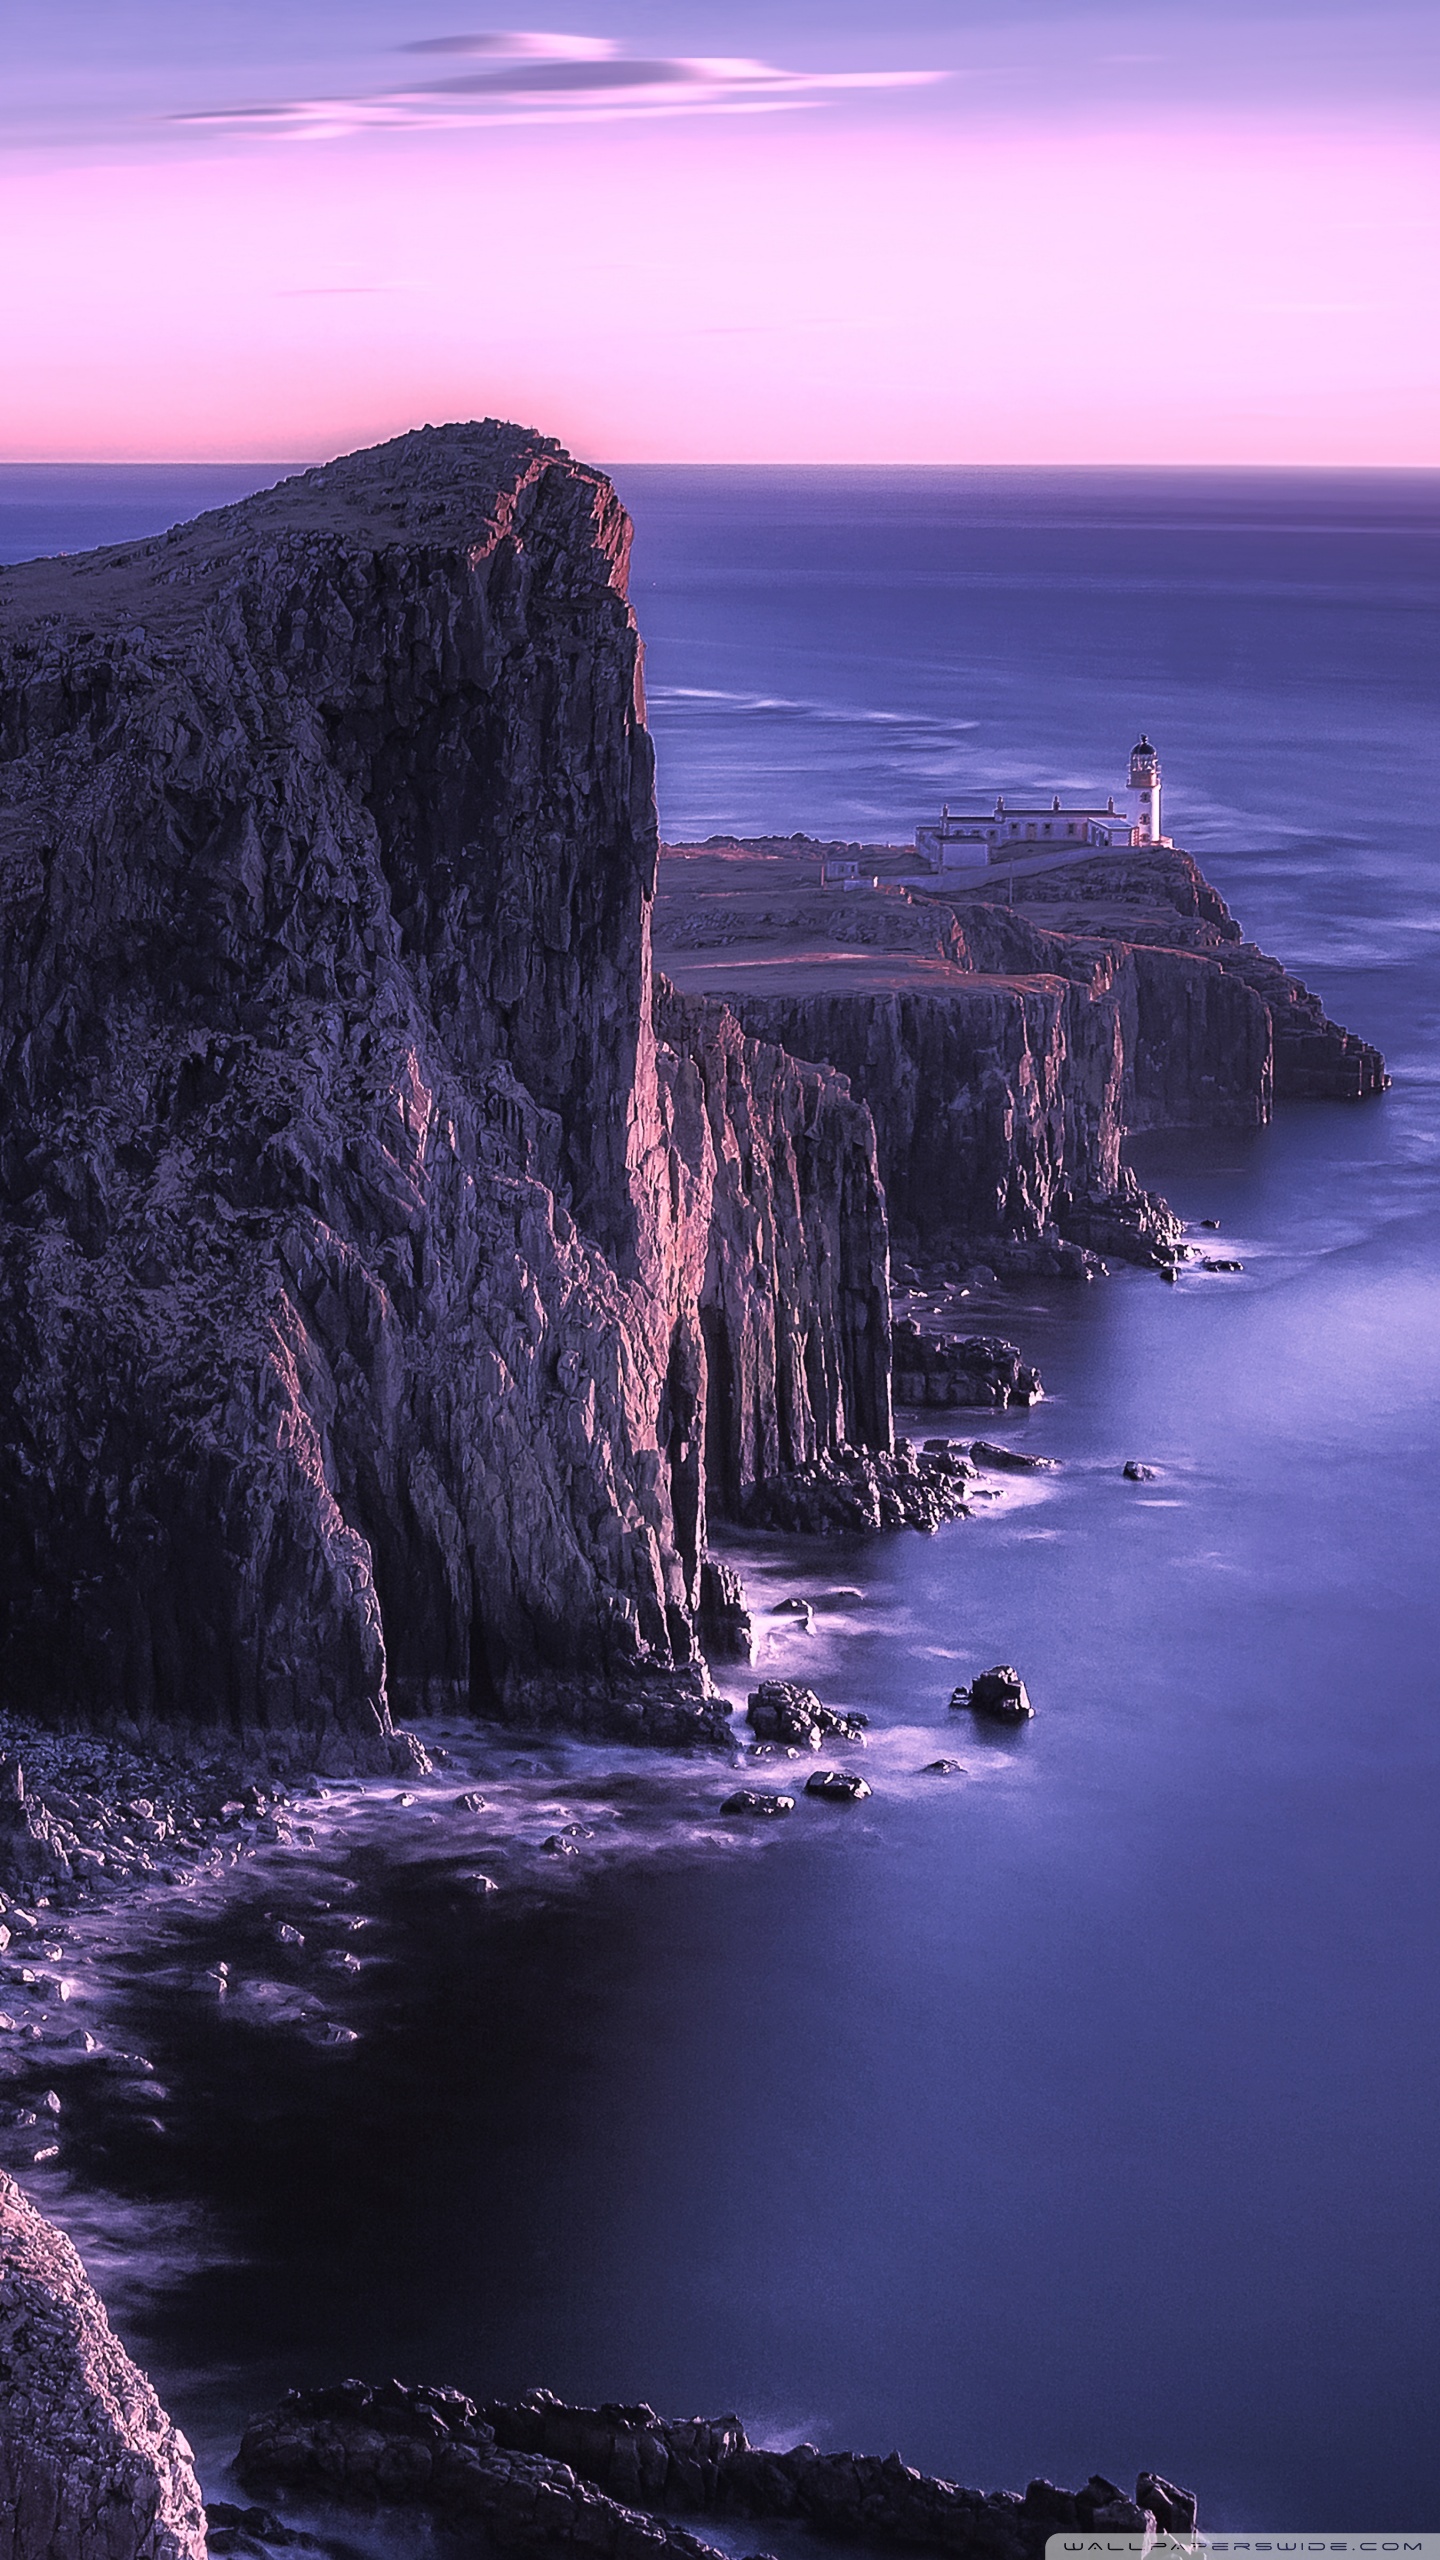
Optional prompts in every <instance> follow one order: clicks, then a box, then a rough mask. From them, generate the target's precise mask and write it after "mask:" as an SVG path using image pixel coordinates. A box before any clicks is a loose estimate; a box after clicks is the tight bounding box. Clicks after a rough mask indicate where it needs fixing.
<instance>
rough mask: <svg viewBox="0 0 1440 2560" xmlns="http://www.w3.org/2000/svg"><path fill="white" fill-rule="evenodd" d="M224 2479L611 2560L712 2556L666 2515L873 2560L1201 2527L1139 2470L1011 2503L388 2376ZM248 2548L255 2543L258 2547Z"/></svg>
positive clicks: (964, 2557)
mask: <svg viewBox="0 0 1440 2560" xmlns="http://www.w3.org/2000/svg"><path fill="white" fill-rule="evenodd" d="M235 2469H236V2476H237V2478H238V2479H239V2481H240V2482H241V2484H242V2486H243V2487H245V2488H246V2489H248V2490H263V2491H264V2492H266V2493H267V2494H269V2495H272V2496H273V2495H274V2494H275V2493H276V2492H277V2491H281V2492H289V2493H290V2494H292V2495H295V2494H297V2493H298V2494H299V2496H300V2497H301V2498H303V2499H306V2500H307V2501H308V2500H309V2499H312V2498H315V2497H316V2496H319V2497H321V2498H323V2499H325V2500H327V2501H335V2502H337V2503H339V2504H342V2505H350V2506H357V2507H361V2508H370V2509H376V2508H383V2507H402V2508H404V2507H410V2508H415V2507H419V2508H426V2509H433V2510H434V2511H435V2512H436V2513H438V2514H439V2515H441V2516H442V2517H445V2518H447V2519H453V2520H455V2521H460V2520H462V2519H466V2520H468V2519H476V2520H479V2521H481V2522H483V2524H484V2527H485V2530H486V2532H487V2534H488V2535H489V2536H490V2537H491V2538H492V2539H493V2540H494V2541H495V2542H496V2543H497V2544H498V2545H499V2547H500V2548H501V2549H504V2550H521V2551H527V2550H529V2551H533V2550H556V2551H566V2550H580V2551H596V2552H600V2553H602V2554H605V2555H607V2560H609V2556H610V2555H613V2560H666V2555H670V2554H674V2555H675V2560H715V2554H714V2549H713V2546H712V2545H709V2544H707V2543H705V2542H703V2541H701V2540H699V2539H697V2537H696V2536H695V2535H694V2534H693V2533H691V2532H689V2531H688V2530H687V2529H685V2528H684V2527H682V2526H678V2525H676V2524H675V2523H674V2522H673V2520H672V2519H673V2518H674V2517H675V2516H677V2515H685V2514H689V2515H702V2516H703V2515H708V2516H714V2517H716V2518H717V2519H718V2518H722V2517H723V2518H736V2519H742V2520H745V2521H747V2522H752V2521H753V2522H762V2521H767V2520H774V2521H781V2522H784V2523H786V2524H800V2525H804V2526H808V2527H809V2528H811V2529H812V2530H813V2531H815V2532H817V2533H819V2534H823V2535H824V2536H826V2537H827V2538H829V2539H831V2540H835V2541H840V2542H845V2543H850V2544H857V2545H860V2546H862V2547H864V2548H867V2549H875V2550H883V2549H887V2548H897V2547H898V2548H900V2549H903V2550H910V2551H929V2552H939V2553H947V2554H951V2555H954V2560H1042V2555H1043V2553H1044V2548H1045V2542H1046V2538H1047V2536H1048V2535H1049V2534H1051V2533H1054V2532H1057V2531H1060V2530H1063V2529H1064V2528H1066V2527H1080V2528H1083V2529H1084V2530H1086V2531H1087V2532H1092V2533H1105V2532H1109V2533H1126V2534H1128V2533H1143V2532H1146V2531H1149V2532H1151V2533H1153V2532H1155V2531H1156V2529H1157V2528H1158V2529H1159V2531H1161V2532H1162V2533H1167V2534H1173V2535H1175V2536H1177V2537H1179V2538H1182V2539H1185V2540H1188V2539H1190V2538H1191V2537H1192V2536H1193V2535H1194V2533H1195V2530H1196V2501H1195V2498H1194V2496H1193V2495H1192V2494H1191V2493H1190V2492H1189V2491H1188V2490H1184V2489H1177V2488H1176V2487H1174V2485H1173V2484H1172V2483H1171V2482H1169V2481H1167V2480H1165V2479H1163V2478H1161V2477H1160V2475H1159V2474H1158V2473H1155V2472H1142V2473H1141V2474H1140V2476H1139V2478H1138V2480H1137V2482H1136V2493H1135V2496H1134V2498H1130V2497H1128V2496H1127V2495H1126V2493H1125V2491H1124V2490H1123V2489H1121V2488H1120V2487H1118V2486H1117V2484H1116V2483H1115V2482H1114V2481H1111V2480H1107V2479H1105V2478H1104V2477H1103V2476H1102V2475H1100V2474H1098V2473H1097V2474H1095V2475H1093V2476H1092V2477H1091V2479H1090V2480H1088V2481H1087V2482H1086V2483H1085V2485H1084V2487H1083V2488H1080V2489H1078V2490H1066V2489H1058V2488H1056V2486H1055V2485H1054V2483H1053V2482H1051V2481H1049V2480H1032V2481H1031V2482H1030V2484H1029V2486H1028V2488H1027V2489H1026V2490H1025V2491H1024V2492H1023V2494H1017V2493H1015V2492H1012V2491H1007V2490H992V2491H990V2492H988V2493H987V2492H985V2491H981V2490H976V2489H966V2488H962V2487H961V2486H960V2485H959V2484H958V2483H957V2482H955V2481H952V2480H938V2479H933V2478H928V2477H927V2476H926V2475H925V2474H924V2473H922V2472H919V2471H916V2470H914V2469H913V2468H912V2467H911V2466H910V2465H909V2464H907V2463H905V2462H903V2461H902V2460H901V2457H900V2456H899V2454H894V2453H892V2454H889V2455H887V2456H885V2457H883V2458H881V2457H878V2456H875V2455H865V2454H855V2453H829V2454H827V2453H822V2452H821V2451H820V2450H819V2449H818V2447H816V2446H814V2445H810V2444H802V2445H796V2446H795V2447H794V2448H793V2449H792V2450H791V2451H789V2452H785V2453H779V2452H771V2451H768V2450H764V2449H762V2448H759V2447H755V2446H752V2445H751V2444H750V2442H749V2440H748V2438H747V2436H746V2434H745V2430H744V2428H743V2427H742V2426H741V2424H740V2421H739V2419H738V2418H736V2417H724V2418H710V2419H705V2418H691V2419H684V2420H678V2421H677V2420H674V2419H669V2420H667V2419H661V2418H657V2416H656V2415H655V2412H654V2410H653V2409H650V2408H647V2407H643V2406H639V2407H622V2406H620V2405H617V2404H608V2403H607V2404H606V2405H604V2406H602V2407H600V2408H594V2409H584V2408H573V2407H570V2406H569V2405H567V2404H566V2403H565V2402H564V2401H561V2400H557V2399H556V2398H555V2396H554V2394H553V2393H551V2392H548V2391H533V2392H531V2393H530V2394H529V2395H528V2397H527V2398H526V2399H525V2400H523V2401H519V2402H515V2403H510V2402H490V2403H487V2404H485V2405H483V2406H480V2405H477V2404H476V2403H475V2402H474V2401H472V2400H469V2399H467V2398H466V2397H465V2395H464V2394H463V2393H462V2392H459V2391H454V2390H446V2389H435V2388H431V2387H426V2386H423V2385H422V2386H418V2387H414V2388H407V2387H406V2386H405V2385H403V2384H399V2383H394V2382H391V2383H386V2384H382V2385H379V2386H378V2387H377V2386H374V2385H370V2384H366V2383H363V2382H355V2381H347V2382H342V2383H338V2384H335V2385H333V2386H331V2387H330V2388H328V2389H322V2390H318V2391H307V2392H298V2391H296V2392H291V2393H289V2394H288V2395H287V2397H286V2398H285V2399H284V2400H283V2401H282V2402H281V2403H280V2405H279V2407H278V2408H277V2409H275V2410H274V2411H272V2412H271V2413H269V2414H268V2415H267V2416H265V2417H262V2418H258V2419H256V2420H255V2421H254V2423H253V2424H252V2425H251V2426H250V2427H249V2428H247V2430H246V2433H245V2436H244V2438H243V2440H242V2443H241V2446H240V2450H239V2453H238V2455H237V2457H236V2464H235ZM242 2530H243V2529H242ZM246 2539H249V2540H255V2541H257V2542H258V2544H259V2546H260V2547H263V2536H261V2537H253V2536H249V2537H246ZM225 2547H226V2548H229V2549H237V2548H241V2547H243V2544H242V2542H241V2540H240V2539H239V2538H238V2537H237V2539H236V2540H235V2541H232V2542H228V2543H227V2544H226V2545H225Z"/></svg>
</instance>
